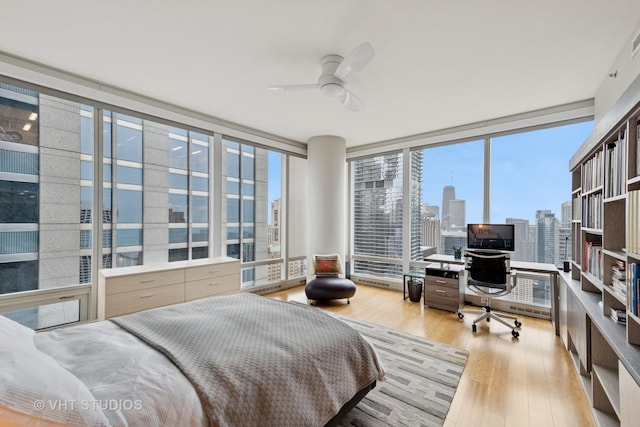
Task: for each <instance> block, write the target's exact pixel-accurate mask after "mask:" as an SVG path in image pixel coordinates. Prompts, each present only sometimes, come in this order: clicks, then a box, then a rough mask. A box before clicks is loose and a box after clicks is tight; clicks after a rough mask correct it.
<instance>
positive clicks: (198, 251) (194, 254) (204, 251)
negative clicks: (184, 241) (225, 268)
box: [191, 246, 209, 259]
mask: <svg viewBox="0 0 640 427" xmlns="http://www.w3.org/2000/svg"><path fill="white" fill-rule="evenodd" d="M208 256H209V248H208V247H207V246H201V247H197V248H193V249H191V259H200V258H207V257H208Z"/></svg>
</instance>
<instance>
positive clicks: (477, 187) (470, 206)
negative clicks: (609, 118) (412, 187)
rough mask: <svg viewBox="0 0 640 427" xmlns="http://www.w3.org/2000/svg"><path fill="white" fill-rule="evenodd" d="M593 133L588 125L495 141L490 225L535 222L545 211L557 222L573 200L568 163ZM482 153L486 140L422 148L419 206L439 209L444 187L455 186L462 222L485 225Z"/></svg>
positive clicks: (584, 123) (575, 125)
mask: <svg viewBox="0 0 640 427" xmlns="http://www.w3.org/2000/svg"><path fill="white" fill-rule="evenodd" d="M592 132H593V121H589V122H583V123H577V124H571V125H565V126H560V127H555V128H550V129H543V130H537V131H531V132H526V133H519V134H515V135H508V136H503V137H498V138H493V139H492V144H491V156H492V161H491V218H490V222H493V223H504V222H505V220H506V218H520V219H528V220H529V221H533V220H534V219H535V214H536V210H543V209H548V210H551V211H552V212H554V213H555V214H556V218H558V219H561V218H560V205H561V203H562V202H564V201H569V200H571V173H570V171H569V160H570V159H571V157H572V156H573V154H574V153H575V152H576V151H577V150H578V148H579V147H580V146H581V145H582V144H583V143H584V141H585V140H586V139H587V137H588V136H589V135H590V134H591V133H592ZM483 152H484V141H472V142H468V143H462V144H455V145H449V146H445V147H436V148H429V149H426V150H425V151H424V156H423V170H422V172H423V182H422V203H428V204H430V205H437V206H441V205H442V189H443V187H444V186H446V185H453V186H454V187H455V192H456V198H457V199H463V200H465V201H466V222H467V223H479V222H483V221H482V198H483V196H482V188H483V181H482V180H483V171H482V167H483ZM440 213H442V208H441V210H440Z"/></svg>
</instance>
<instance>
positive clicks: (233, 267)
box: [186, 261, 240, 282]
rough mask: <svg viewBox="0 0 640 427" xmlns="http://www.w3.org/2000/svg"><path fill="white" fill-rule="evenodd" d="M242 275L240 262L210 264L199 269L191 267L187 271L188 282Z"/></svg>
mask: <svg viewBox="0 0 640 427" xmlns="http://www.w3.org/2000/svg"><path fill="white" fill-rule="evenodd" d="M239 273H240V262H239V261H237V262H222V263H216V264H208V265H203V266H199V267H191V268H188V269H187V270H186V281H187V282H192V281H195V280H203V279H210V278H215V277H218V276H228V275H231V274H239Z"/></svg>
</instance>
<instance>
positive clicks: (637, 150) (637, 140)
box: [636, 121, 640, 175]
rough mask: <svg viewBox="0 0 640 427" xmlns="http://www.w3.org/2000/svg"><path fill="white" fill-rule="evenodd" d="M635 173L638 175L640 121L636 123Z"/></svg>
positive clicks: (639, 166)
mask: <svg viewBox="0 0 640 427" xmlns="http://www.w3.org/2000/svg"><path fill="white" fill-rule="evenodd" d="M636 174H638V175H640V121H638V123H637V124H636Z"/></svg>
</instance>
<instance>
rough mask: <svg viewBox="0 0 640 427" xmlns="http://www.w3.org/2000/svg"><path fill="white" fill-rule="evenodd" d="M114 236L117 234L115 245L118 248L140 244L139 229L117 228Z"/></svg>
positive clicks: (140, 231)
mask: <svg viewBox="0 0 640 427" xmlns="http://www.w3.org/2000/svg"><path fill="white" fill-rule="evenodd" d="M116 236H118V237H117V246H118V247H119V248H121V247H125V246H142V230H141V229H118V230H117V231H116Z"/></svg>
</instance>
